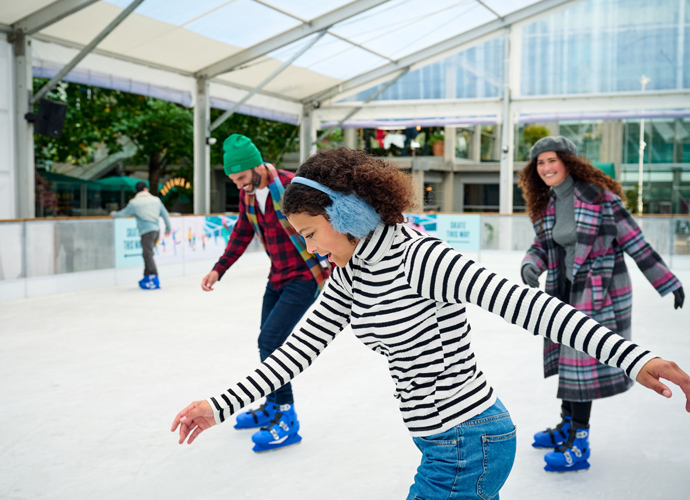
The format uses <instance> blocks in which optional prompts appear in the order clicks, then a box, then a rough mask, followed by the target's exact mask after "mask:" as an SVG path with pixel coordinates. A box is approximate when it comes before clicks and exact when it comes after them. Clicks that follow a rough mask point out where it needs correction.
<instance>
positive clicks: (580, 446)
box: [544, 422, 590, 472]
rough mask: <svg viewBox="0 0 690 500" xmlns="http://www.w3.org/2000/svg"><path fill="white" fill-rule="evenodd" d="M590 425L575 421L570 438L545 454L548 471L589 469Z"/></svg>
mask: <svg viewBox="0 0 690 500" xmlns="http://www.w3.org/2000/svg"><path fill="white" fill-rule="evenodd" d="M589 454H590V449H589V427H585V426H579V425H578V424H577V422H573V423H572V426H571V427H570V432H569V433H568V440H567V441H566V442H565V443H563V445H562V446H560V447H558V448H556V449H555V450H554V451H550V452H549V453H547V454H546V455H544V460H545V461H546V465H545V466H544V470H545V471H548V472H569V471H575V470H583V469H589V462H588V461H587V459H588V458H589Z"/></svg>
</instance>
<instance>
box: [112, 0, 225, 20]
mask: <svg viewBox="0 0 690 500" xmlns="http://www.w3.org/2000/svg"><path fill="white" fill-rule="evenodd" d="M105 1H106V2H108V3H109V4H112V5H117V6H118V7H122V8H123V9H125V8H127V6H129V4H131V3H132V0H105ZM226 2H227V0H194V2H190V1H189V0H146V1H145V2H143V3H142V4H141V5H140V6H139V7H137V8H136V10H135V11H134V12H136V13H137V14H141V15H142V16H146V17H150V18H151V19H155V20H157V21H162V22H164V23H169V24H175V25H177V26H180V25H183V24H185V23H188V22H189V21H192V20H193V19H196V18H197V17H199V16H201V15H204V14H206V13H208V12H209V11H212V10H214V9H216V8H217V7H219V6H221V5H223V4H224V3H226Z"/></svg>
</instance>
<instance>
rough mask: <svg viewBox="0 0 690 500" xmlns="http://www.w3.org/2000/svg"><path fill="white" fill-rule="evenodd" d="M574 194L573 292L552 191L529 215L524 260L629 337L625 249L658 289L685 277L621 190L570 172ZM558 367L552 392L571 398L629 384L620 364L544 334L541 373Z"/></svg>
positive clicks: (556, 289)
mask: <svg viewBox="0 0 690 500" xmlns="http://www.w3.org/2000/svg"><path fill="white" fill-rule="evenodd" d="M574 194H575V196H574V198H575V224H576V226H577V243H576V249H575V263H574V266H573V282H572V289H571V291H570V296H569V297H564V288H565V277H564V276H563V266H561V259H562V258H563V256H564V251H563V249H562V247H560V246H559V245H557V244H556V243H555V242H554V241H553V237H552V233H553V226H554V223H555V214H556V209H555V198H554V197H553V196H552V197H551V199H550V200H549V203H548V204H547V207H546V211H545V213H544V215H543V217H541V218H540V219H538V220H537V221H535V223H534V229H535V232H536V238H535V240H534V243H533V244H532V246H531V247H530V248H529V250H528V251H527V255H526V256H525V258H524V260H523V265H524V264H525V263H527V262H531V263H533V264H536V265H537V267H539V270H540V271H542V272H543V271H546V292H547V293H549V294H550V295H554V296H556V297H558V298H560V299H561V300H563V301H564V302H568V303H569V304H571V305H572V306H573V307H575V308H577V309H579V310H580V311H582V312H584V313H585V314H587V315H588V316H590V317H592V318H593V319H595V320H596V321H598V322H599V323H601V324H602V325H604V326H606V327H607V328H609V329H611V330H613V331H614V332H617V333H618V334H620V335H621V336H623V337H625V338H626V339H630V335H631V332H630V324H631V310H632V286H631V284H630V276H629V275H628V269H627V267H626V265H625V260H624V257H623V252H626V253H627V254H628V255H630V257H632V258H633V259H634V260H635V262H636V263H637V266H638V267H639V268H640V270H641V271H642V273H643V274H644V275H645V277H646V278H647V279H648V280H649V282H650V283H651V284H652V286H654V288H656V290H657V291H658V292H659V294H661V295H662V296H663V295H666V294H668V293H670V292H673V291H674V290H676V289H678V288H680V287H681V286H682V285H681V283H680V281H678V279H677V278H676V277H675V276H674V275H673V273H672V272H671V271H670V270H669V269H668V267H666V264H664V261H663V260H662V259H661V257H660V256H659V254H657V253H656V251H654V249H653V248H652V247H651V246H650V245H649V243H647V241H645V239H644V235H643V234H642V231H641V230H640V228H639V226H638V225H637V223H636V222H635V220H634V219H633V218H632V216H631V215H630V214H629V213H628V211H627V210H626V209H625V207H624V206H623V203H622V202H621V199H620V197H618V196H617V195H615V194H613V193H611V192H610V191H607V190H603V189H601V188H600V187H598V186H596V185H593V184H589V183H585V182H582V181H580V180H578V179H575V190H574ZM555 374H558V394H557V397H558V398H560V399H565V400H568V401H591V400H593V399H598V398H604V397H607V396H613V395H614V394H618V393H620V392H624V391H626V390H628V389H629V388H630V387H631V386H632V385H633V381H632V380H630V379H629V378H628V377H627V376H626V375H625V374H624V373H623V371H622V370H621V369H619V368H613V367H610V366H608V365H604V364H602V363H599V362H598V361H597V360H596V359H594V358H592V357H590V356H588V355H587V354H584V353H581V352H579V351H576V350H574V349H572V348H570V347H568V346H564V345H558V344H554V343H553V342H551V341H550V340H548V339H547V340H545V342H544V377H549V376H551V375H555Z"/></svg>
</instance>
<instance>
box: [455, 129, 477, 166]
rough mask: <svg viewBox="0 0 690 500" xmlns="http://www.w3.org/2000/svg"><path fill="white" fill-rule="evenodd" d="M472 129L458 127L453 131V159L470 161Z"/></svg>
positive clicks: (472, 140)
mask: <svg viewBox="0 0 690 500" xmlns="http://www.w3.org/2000/svg"><path fill="white" fill-rule="evenodd" d="M473 143H474V127H460V128H457V129H456V130H455V157H456V158H464V159H466V160H471V159H472V145H473Z"/></svg>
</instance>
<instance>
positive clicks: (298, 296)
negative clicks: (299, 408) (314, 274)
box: [259, 280, 317, 405]
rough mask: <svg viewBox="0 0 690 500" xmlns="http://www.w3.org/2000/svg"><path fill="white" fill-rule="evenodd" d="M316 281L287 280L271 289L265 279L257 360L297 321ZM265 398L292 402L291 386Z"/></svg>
mask: <svg viewBox="0 0 690 500" xmlns="http://www.w3.org/2000/svg"><path fill="white" fill-rule="evenodd" d="M316 289H317V285H316V281H314V280H309V281H300V280H293V281H289V282H288V283H286V284H285V285H283V287H282V288H280V289H278V290H275V289H274V288H273V285H272V284H271V283H270V282H269V283H268V284H267V285H266V292H265V293H264V303H263V309H262V310H261V333H260V334H259V354H260V355H261V361H263V360H265V359H266V358H267V357H269V356H270V355H271V353H273V351H275V350H276V349H277V348H278V347H280V346H281V345H283V343H284V342H285V339H287V338H288V336H289V335H290V333H292V329H293V328H294V327H295V325H297V323H299V320H300V319H302V316H303V315H304V313H305V312H307V309H309V306H311V305H312V303H313V302H314V299H316ZM268 399H269V400H270V401H273V402H275V403H277V404H279V405H284V404H292V403H293V402H294V399H293V397H292V386H291V385H290V383H288V384H286V385H284V386H283V387H281V388H280V389H278V390H277V391H275V392H273V393H271V394H269V395H268Z"/></svg>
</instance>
